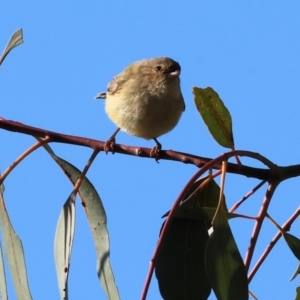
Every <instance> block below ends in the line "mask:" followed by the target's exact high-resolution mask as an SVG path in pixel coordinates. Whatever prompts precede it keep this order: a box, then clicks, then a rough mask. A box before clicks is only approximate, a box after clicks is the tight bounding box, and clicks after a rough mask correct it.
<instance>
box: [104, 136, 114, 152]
mask: <svg viewBox="0 0 300 300" xmlns="http://www.w3.org/2000/svg"><path fill="white" fill-rule="evenodd" d="M115 144H116V139H115V138H114V137H110V138H109V139H108V140H107V141H106V142H105V144H104V151H105V152H106V154H107V152H109V151H111V152H112V153H113V154H114V153H115V152H114V148H115Z"/></svg>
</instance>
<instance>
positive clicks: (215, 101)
mask: <svg viewBox="0 0 300 300" xmlns="http://www.w3.org/2000/svg"><path fill="white" fill-rule="evenodd" d="M193 94H194V101H195V104H196V107H197V109H198V111H199V113H200V114H201V116H202V119H203V121H204V122H205V124H206V126H207V127H208V129H209V131H210V133H211V134H212V136H213V137H214V139H215V140H216V141H217V142H218V143H219V144H220V145H221V146H223V147H226V148H230V149H233V148H234V142H233V133H232V120H231V115H230V113H229V110H228V109H227V107H226V106H225V105H224V103H223V101H222V100H221V98H220V97H219V95H218V94H217V93H216V92H215V91H214V90H213V89H212V88H211V87H207V88H204V89H202V88H198V87H193Z"/></svg>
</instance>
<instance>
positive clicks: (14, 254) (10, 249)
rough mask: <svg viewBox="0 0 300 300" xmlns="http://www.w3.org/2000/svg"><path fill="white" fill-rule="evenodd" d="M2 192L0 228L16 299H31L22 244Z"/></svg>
mask: <svg viewBox="0 0 300 300" xmlns="http://www.w3.org/2000/svg"><path fill="white" fill-rule="evenodd" d="M2 191H3V186H1V189H0V228H1V231H2V237H3V243H4V250H5V254H6V257H7V260H8V264H9V269H10V273H11V276H12V280H13V284H14V287H15V291H16V294H17V298H18V299H22V300H27V299H32V297H31V294H30V290H29V285H28V279H27V274H26V264H25V258H24V250H23V246H22V242H21V240H20V238H19V237H18V236H17V234H16V232H15V231H14V229H13V227H12V225H11V223H10V220H9V216H8V214H7V211H6V207H5V202H4V198H3V192H2Z"/></svg>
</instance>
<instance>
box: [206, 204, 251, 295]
mask: <svg viewBox="0 0 300 300" xmlns="http://www.w3.org/2000/svg"><path fill="white" fill-rule="evenodd" d="M206 271H207V275H208V278H209V280H210V283H211V285H212V288H213V290H214V292H215V294H216V297H217V299H218V300H232V299H239V300H244V299H248V280H247V272H246V268H245V265H244V263H243V260H242V257H241V255H240V253H239V250H238V248H237V245H236V243H235V240H234V238H233V235H232V232H231V229H230V226H229V223H228V220H227V216H226V211H225V210H224V209H223V208H222V207H220V208H219V209H218V212H217V214H216V217H215V219H214V223H213V233H212V234H211V235H210V237H209V240H208V243H207V248H206Z"/></svg>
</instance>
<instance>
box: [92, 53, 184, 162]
mask: <svg viewBox="0 0 300 300" xmlns="http://www.w3.org/2000/svg"><path fill="white" fill-rule="evenodd" d="M180 71H181V68H180V65H179V63H177V62H176V61H174V60H173V59H171V58H168V57H158V58H152V59H145V60H141V61H137V62H134V63H133V64H131V65H130V66H128V67H127V68H126V69H124V70H123V71H122V72H121V73H120V74H119V75H117V76H116V77H114V78H113V79H112V81H111V82H110V83H109V84H108V88H107V92H106V93H100V94H98V95H97V96H96V99H99V98H102V99H106V106H105V110H106V112H107V114H108V116H109V118H110V119H111V120H112V121H113V122H114V123H115V124H116V125H117V126H118V129H117V130H116V132H115V133H114V134H113V135H112V136H111V137H110V138H109V139H108V141H107V142H106V144H105V151H106V152H107V151H109V150H111V151H113V147H114V144H115V136H116V135H117V133H118V132H119V131H120V129H121V130H123V131H125V132H127V133H129V134H131V135H133V136H137V137H141V138H144V139H147V140H150V139H153V140H154V141H155V142H156V146H155V147H153V149H152V150H151V153H150V156H155V157H157V156H158V154H159V152H160V150H161V144H160V143H159V142H158V140H157V138H158V137H159V136H161V135H163V134H165V133H167V132H169V131H171V130H172V129H173V128H174V127H175V126H176V125H177V123H178V121H179V119H180V116H181V114H182V112H183V111H184V110H185V104H184V99H183V97H182V94H181V90H180V79H179V75H180Z"/></svg>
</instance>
